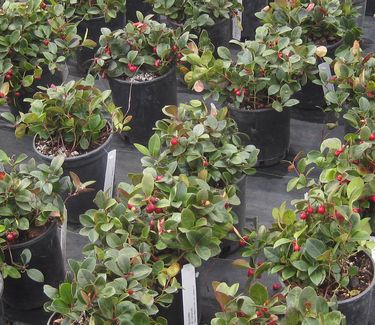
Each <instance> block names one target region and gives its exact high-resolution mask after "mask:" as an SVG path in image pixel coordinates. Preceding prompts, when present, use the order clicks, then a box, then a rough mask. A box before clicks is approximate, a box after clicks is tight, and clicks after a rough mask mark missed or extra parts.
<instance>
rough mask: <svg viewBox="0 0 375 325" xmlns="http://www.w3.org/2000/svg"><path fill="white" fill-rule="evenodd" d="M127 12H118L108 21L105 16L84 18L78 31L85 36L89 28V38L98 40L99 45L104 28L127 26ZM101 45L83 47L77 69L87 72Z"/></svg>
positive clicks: (80, 50)
mask: <svg viewBox="0 0 375 325" xmlns="http://www.w3.org/2000/svg"><path fill="white" fill-rule="evenodd" d="M125 22H126V21H125V14H124V13H122V12H118V13H117V16H116V18H114V19H112V20H111V21H109V22H108V23H107V22H106V21H105V19H104V17H103V16H100V17H95V18H92V19H89V20H82V21H81V22H80V23H79V24H78V28H77V33H78V35H79V36H81V37H84V36H85V34H86V30H87V38H88V39H91V40H93V41H94V42H96V44H97V45H99V38H100V35H101V34H102V32H101V29H102V28H109V29H110V30H116V29H119V28H123V27H124V26H125ZM98 48H99V46H97V47H95V48H94V49H89V48H85V47H81V48H79V49H78V51H77V70H78V71H79V72H81V73H83V74H86V73H87V71H88V69H89V68H90V66H91V64H92V61H93V59H94V57H95V53H96V51H97V50H98Z"/></svg>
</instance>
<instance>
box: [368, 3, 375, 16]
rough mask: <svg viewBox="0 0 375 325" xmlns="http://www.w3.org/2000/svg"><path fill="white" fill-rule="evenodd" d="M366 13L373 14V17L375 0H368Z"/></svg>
mask: <svg viewBox="0 0 375 325" xmlns="http://www.w3.org/2000/svg"><path fill="white" fill-rule="evenodd" d="M366 15H367V16H371V17H372V16H374V15H375V1H374V0H367V6H366Z"/></svg>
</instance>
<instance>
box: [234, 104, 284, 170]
mask: <svg viewBox="0 0 375 325" xmlns="http://www.w3.org/2000/svg"><path fill="white" fill-rule="evenodd" d="M229 114H230V116H231V117H232V118H233V119H234V120H235V121H236V122H237V125H238V129H239V131H240V132H242V133H245V134H247V135H248V136H249V138H250V139H249V140H248V139H246V141H247V142H248V144H253V145H255V146H256V147H257V148H258V149H259V150H260V152H259V156H258V166H271V165H275V164H277V163H279V162H280V161H281V160H282V159H284V158H285V156H286V154H287V153H288V150H289V140H290V113H289V109H284V110H283V111H282V112H277V111H276V110H274V109H273V108H265V109H256V110H244V109H237V108H233V107H229Z"/></svg>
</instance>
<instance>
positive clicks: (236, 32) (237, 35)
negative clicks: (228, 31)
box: [232, 0, 242, 41]
mask: <svg viewBox="0 0 375 325" xmlns="http://www.w3.org/2000/svg"><path fill="white" fill-rule="evenodd" d="M238 2H239V3H240V4H242V0H238ZM237 15H238V17H234V18H233V19H232V37H233V39H236V40H238V41H239V40H241V29H240V26H239V21H242V11H238V13H237Z"/></svg>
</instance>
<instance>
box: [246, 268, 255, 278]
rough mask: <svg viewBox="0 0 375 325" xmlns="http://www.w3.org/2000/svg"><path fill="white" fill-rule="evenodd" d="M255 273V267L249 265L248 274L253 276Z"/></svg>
mask: <svg viewBox="0 0 375 325" xmlns="http://www.w3.org/2000/svg"><path fill="white" fill-rule="evenodd" d="M254 274H255V270H254V269H253V268H251V267H249V268H248V269H247V276H248V277H251V276H253V275H254Z"/></svg>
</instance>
